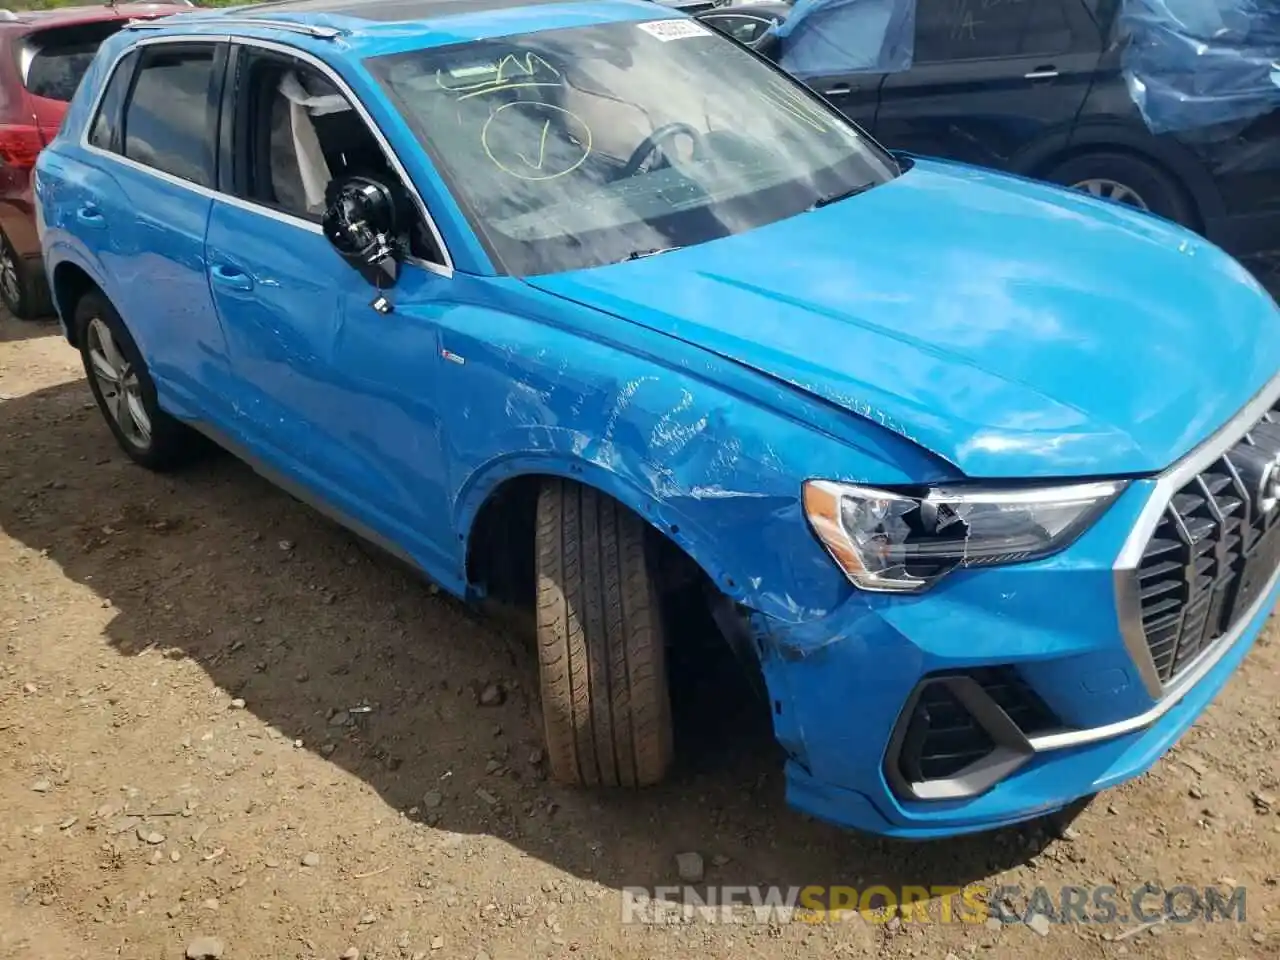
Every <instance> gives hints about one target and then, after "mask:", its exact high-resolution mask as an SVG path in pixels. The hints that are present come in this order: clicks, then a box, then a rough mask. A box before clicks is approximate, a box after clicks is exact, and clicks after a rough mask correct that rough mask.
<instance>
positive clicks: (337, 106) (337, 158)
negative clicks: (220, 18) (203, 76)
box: [236, 51, 443, 263]
mask: <svg viewBox="0 0 1280 960" xmlns="http://www.w3.org/2000/svg"><path fill="white" fill-rule="evenodd" d="M246 70H247V82H246V83H245V84H244V86H243V87H242V89H243V90H244V91H245V92H244V94H243V96H244V100H242V102H241V103H242V106H241V110H240V112H239V114H238V116H237V119H238V121H239V125H238V129H237V131H236V133H237V135H236V142H237V144H238V146H237V157H238V160H239V163H238V168H239V169H238V171H237V177H236V181H237V184H236V185H237V191H236V192H237V193H238V194H239V195H240V196H241V197H243V198H244V199H246V200H251V201H253V202H255V203H259V204H262V205H263V206H267V207H271V208H272V209H275V210H279V211H280V212H281V213H287V214H290V215H292V216H295V217H299V218H301V219H305V220H310V221H313V222H315V223H319V222H320V220H321V217H322V216H323V213H324V196H325V190H326V189H327V188H328V186H329V184H330V183H331V182H332V181H333V180H336V179H340V178H343V177H346V176H351V175H355V174H358V175H361V176H367V177H372V178H374V179H376V180H379V181H381V182H382V183H385V184H387V186H389V187H390V188H391V190H392V193H393V194H394V195H395V196H396V198H397V200H398V202H399V204H400V205H401V210H402V211H403V217H404V222H406V223H411V224H413V227H412V229H411V230H410V234H409V238H408V239H409V246H410V250H409V252H410V253H411V254H412V255H413V256H415V257H419V258H421V259H423V260H428V261H431V262H434V263H442V262H443V257H442V256H441V254H440V251H439V249H438V248H437V246H436V244H435V242H434V238H432V237H431V234H430V231H429V230H428V229H427V227H426V224H424V223H423V222H422V218H421V216H419V215H418V213H417V211H416V209H415V208H414V205H413V202H412V200H411V198H410V195H409V192H408V190H407V189H406V188H405V186H404V184H403V183H402V182H401V180H400V177H399V175H398V174H397V173H396V172H395V170H394V168H393V167H392V166H391V164H390V162H389V161H388V159H387V155H386V153H385V152H384V151H383V149H382V145H381V144H380V143H379V142H378V139H377V138H376V137H375V136H374V134H373V131H372V130H370V129H369V127H368V125H367V124H366V123H365V121H364V118H363V117H361V116H360V114H359V113H358V112H357V111H356V110H355V108H354V107H353V106H352V105H351V102H350V101H349V100H348V99H347V98H346V97H345V96H344V95H343V94H342V93H341V92H340V91H339V90H338V89H337V87H335V86H334V85H333V83H332V82H331V81H330V80H329V79H328V78H327V77H325V76H324V74H322V73H321V72H320V71H319V70H317V69H315V68H314V67H312V66H310V65H309V64H306V63H302V62H300V61H297V60H294V59H292V58H290V57H286V56H282V55H277V54H274V53H271V54H265V53H259V52H257V51H252V52H250V53H249V63H248V65H247V68H246Z"/></svg>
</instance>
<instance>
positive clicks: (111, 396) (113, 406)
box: [102, 386, 123, 426]
mask: <svg viewBox="0 0 1280 960" xmlns="http://www.w3.org/2000/svg"><path fill="white" fill-rule="evenodd" d="M122 397H123V393H122V392H121V391H120V389H119V388H118V387H114V386H113V387H112V388H111V389H110V390H104V391H102V402H103V403H105V404H106V406H107V412H108V413H109V414H111V419H112V420H114V421H115V422H116V423H119V424H121V425H122V426H123V421H121V419H120V403H121V398H122Z"/></svg>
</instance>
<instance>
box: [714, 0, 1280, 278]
mask: <svg viewBox="0 0 1280 960" xmlns="http://www.w3.org/2000/svg"><path fill="white" fill-rule="evenodd" d="M971 6H972V8H973V9H972V11H971V16H968V17H964V18H958V17H957V9H958V6H957V0H917V6H916V35H915V54H914V62H913V66H912V67H911V69H909V70H906V71H902V72H898V73H847V74H834V75H825V76H807V77H802V78H801V79H803V80H804V81H805V82H806V83H807V84H808V85H809V86H810V87H812V88H813V89H814V90H816V91H817V92H818V93H820V94H822V95H823V96H824V97H826V98H827V100H829V101H830V102H831V103H833V104H834V105H835V106H837V107H838V108H839V109H840V110H842V111H843V112H844V113H845V114H847V115H848V116H849V117H851V118H852V119H853V120H855V121H857V122H858V123H859V124H860V125H861V126H862V127H863V128H864V129H865V130H867V131H868V132H869V133H871V134H872V135H873V136H875V138H876V139H877V140H879V141H880V142H881V143H883V144H884V145H885V146H886V147H889V148H890V149H894V150H904V151H908V152H911V153H917V154H923V155H931V156H937V157H946V158H950V159H955V160H960V161H964V162H966V163H974V164H979V165H982V166H987V167H994V168H996V169H1000V170H1006V171H1009V172H1013V173H1018V174H1023V175H1025V176H1029V177H1036V178H1038V179H1042V180H1049V181H1052V182H1055V183H1061V184H1065V185H1067V186H1072V187H1078V188H1080V189H1083V190H1087V191H1089V192H1090V193H1093V194H1095V195H1097V196H1102V197H1107V198H1110V199H1112V200H1116V201H1119V202H1122V203H1127V204H1130V205H1131V206H1135V207H1141V208H1144V209H1147V210H1150V211H1152V212H1154V213H1158V214H1161V215H1162V216H1164V217H1167V218H1168V219H1170V220H1175V221H1177V222H1179V223H1182V224H1185V225H1186V226H1189V227H1191V228H1193V229H1195V230H1198V231H1200V232H1201V233H1204V234H1205V235H1207V236H1208V237H1209V239H1211V240H1213V241H1214V242H1215V243H1218V244H1219V245H1220V246H1223V247H1225V248H1227V249H1228V250H1230V251H1231V252H1232V253H1235V254H1237V255H1248V254H1252V253H1255V252H1258V251H1261V250H1268V249H1274V248H1277V247H1280V111H1276V112H1272V113H1271V114H1269V115H1267V116H1265V117H1262V118H1260V119H1257V120H1255V121H1253V122H1252V123H1249V124H1240V125H1239V127H1238V129H1233V130H1230V131H1229V132H1228V134H1227V135H1225V136H1224V134H1223V131H1221V130H1218V131H1213V132H1212V133H1210V132H1209V131H1196V132H1193V133H1186V134H1161V135H1157V134H1153V133H1152V132H1151V131H1150V130H1149V129H1148V127H1147V125H1146V122H1145V121H1144V120H1143V118H1142V115H1141V114H1140V113H1139V111H1138V108H1137V107H1136V106H1135V105H1134V103H1133V100H1132V97H1131V96H1130V93H1129V90H1128V87H1127V86H1126V84H1125V80H1124V77H1123V75H1122V72H1121V57H1122V54H1123V42H1122V41H1121V39H1120V37H1119V31H1118V30H1117V19H1118V12H1119V7H1120V0H1034V2H1025V3H1022V2H1019V3H1007V2H1005V3H982V4H981V5H979V4H977V3H974V4H972V5H971ZM975 11H976V12H975ZM790 14H791V6H790V5H789V4H785V3H778V2H768V3H731V4H730V5H728V6H722V7H717V8H715V9H712V10H710V11H706V12H705V13H700V14H699V17H700V18H701V19H702V20H703V21H704V22H705V23H707V24H708V25H711V26H714V27H716V28H717V29H719V30H721V31H723V32H725V33H728V34H729V35H730V36H733V37H735V38H736V39H738V40H740V41H742V42H744V43H747V44H748V45H750V46H753V47H755V49H757V50H758V51H759V52H760V53H762V54H764V55H765V56H768V57H770V58H771V59H774V60H777V61H778V62H780V63H784V62H785V57H784V56H783V55H782V54H783V50H782V49H781V46H780V44H779V43H778V41H777V38H776V37H774V36H773V34H772V33H771V32H770V30H769V27H770V26H771V25H772V24H773V23H774V22H776V21H781V20H784V19H786V18H787V17H788V16H789V15H790ZM829 39H831V41H832V42H839V40H840V38H838V37H829Z"/></svg>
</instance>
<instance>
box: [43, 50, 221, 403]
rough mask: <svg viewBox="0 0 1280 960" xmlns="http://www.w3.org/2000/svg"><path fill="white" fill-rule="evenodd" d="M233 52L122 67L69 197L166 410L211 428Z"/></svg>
mask: <svg viewBox="0 0 1280 960" xmlns="http://www.w3.org/2000/svg"><path fill="white" fill-rule="evenodd" d="M227 48H228V44H226V43H218V42H190V41H172V40H165V41H161V42H148V43H144V44H143V45H140V46H139V48H138V51H137V53H136V54H132V55H130V58H126V59H125V60H124V61H122V64H121V67H123V68H124V69H125V70H129V67H130V65H132V66H133V69H132V72H131V74H121V73H120V68H117V72H116V74H115V75H114V76H113V77H112V79H111V81H110V82H109V83H108V85H107V87H106V89H105V92H104V94H103V96H102V101H101V103H100V104H99V107H98V111H97V113H96V115H95V117H94V119H93V120H92V121H91V125H90V128H89V130H88V131H87V134H86V137H85V142H84V143H83V144H82V145H81V147H80V149H81V151H82V152H83V154H84V156H85V159H86V161H87V162H86V163H85V164H84V165H83V166H81V167H78V168H76V169H74V170H72V169H68V171H67V175H66V178H65V181H64V183H62V184H61V185H60V192H61V193H63V194H64V195H66V197H67V203H68V205H69V206H70V208H71V209H69V210H67V212H66V215H65V217H66V220H67V221H69V229H70V230H71V231H72V232H73V233H74V234H75V235H76V236H77V238H78V239H79V240H80V241H81V242H82V243H83V244H84V246H85V247H86V248H87V249H89V250H91V251H92V252H93V253H94V254H95V255H96V257H97V259H98V261H99V264H100V266H101V270H102V273H103V276H104V277H105V278H106V280H107V281H108V282H109V289H108V290H107V293H108V296H110V297H111V299H112V302H113V303H114V304H115V305H116V307H117V309H118V310H119V311H120V313H121V315H122V316H123V317H124V319H125V322H126V323H127V324H128V325H129V330H130V332H131V333H132V334H133V336H134V339H135V340H137V341H138V345H139V346H140V347H141V349H142V351H143V354H144V355H145V356H146V359H147V363H148V366H149V367H150V368H151V373H152V374H153V376H154V377H155V379H156V384H157V387H158V388H159V390H160V393H161V400H162V403H164V405H165V406H166V407H167V408H168V409H170V410H172V411H173V412H175V413H179V414H189V415H192V416H200V417H202V418H203V417H207V416H208V415H209V414H210V413H211V412H212V411H215V410H217V409H218V408H219V407H221V406H223V405H224V403H225V397H226V396H227V389H226V388H227V383H226V371H227V368H226V344H225V342H224V339H223V335H222V329H221V326H220V325H219V323H218V317H217V313H216V311H215V310H214V307H213V299H212V296H211V295H210V292H209V280H208V275H207V271H206V268H205V261H204V241H205V230H206V227H207V224H208V221H209V211H210V209H211V207H212V205H213V199H212V198H213V188H214V185H215V183H216V173H217V166H216V165H217V160H216V156H217V148H216V144H217V125H218V104H219V99H220V97H221V92H222V82H223V76H224V73H225V64H226V57H227Z"/></svg>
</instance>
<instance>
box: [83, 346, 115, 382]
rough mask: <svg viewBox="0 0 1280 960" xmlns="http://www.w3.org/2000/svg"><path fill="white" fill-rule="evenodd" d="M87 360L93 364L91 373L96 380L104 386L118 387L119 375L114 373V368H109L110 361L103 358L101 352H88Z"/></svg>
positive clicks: (91, 350)
mask: <svg viewBox="0 0 1280 960" xmlns="http://www.w3.org/2000/svg"><path fill="white" fill-rule="evenodd" d="M89 360H90V361H91V362H92V363H93V372H94V375H95V376H97V378H98V380H99V381H101V382H102V383H104V384H112V385H118V384H119V383H120V375H119V374H118V373H116V371H115V368H114V367H112V366H111V363H110V361H108V360H107V358H106V357H105V356H103V354H102V351H101V350H93V349H90V350H89Z"/></svg>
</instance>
